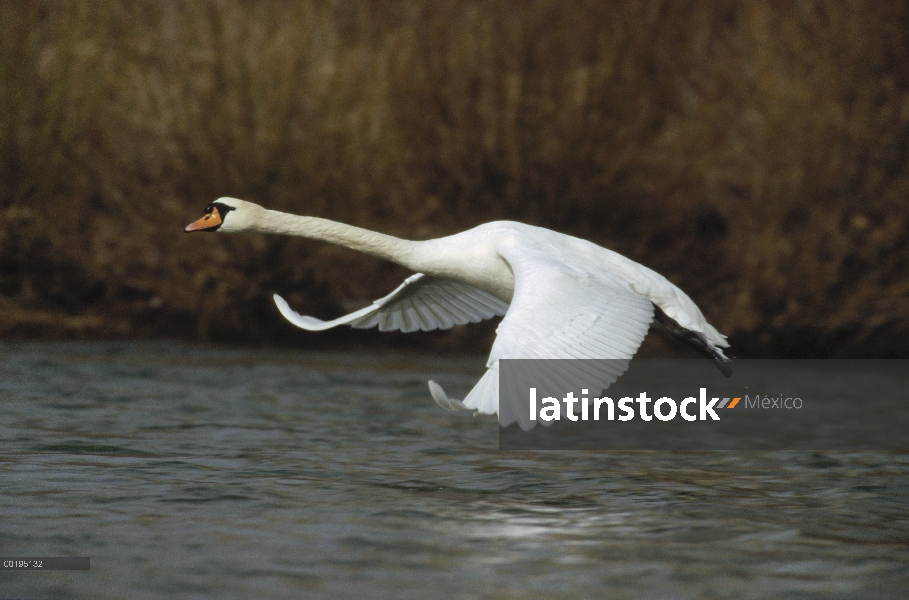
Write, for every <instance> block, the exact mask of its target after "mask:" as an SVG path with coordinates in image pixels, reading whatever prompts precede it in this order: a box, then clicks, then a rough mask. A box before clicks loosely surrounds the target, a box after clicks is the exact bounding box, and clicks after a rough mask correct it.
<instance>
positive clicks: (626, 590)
mask: <svg viewBox="0 0 909 600" xmlns="http://www.w3.org/2000/svg"><path fill="white" fill-rule="evenodd" d="M483 362H484V359H483V358H481V357H477V358H473V359H470V360H466V359H465V360H452V359H449V358H438V359H429V358H425V357H419V356H411V355H400V354H396V355H383V354H372V355H365V356H364V355H359V356H357V355H344V354H313V353H305V352H299V351H291V350H284V351H258V350H225V349H213V348H205V347H193V346H185V345H176V344H138V345H136V344H87V343H86V344H26V345H13V344H5V345H0V440H2V444H3V452H2V454H0V554H2V555H6V556H89V557H91V570H90V571H46V572H22V571H16V572H11V571H5V572H0V597H9V598H102V599H104V598H163V597H167V598H307V597H314V598H320V597H321V598H338V597H359V598H388V597H399V598H432V597H445V598H477V597H480V598H484V597H491V598H585V597H591V598H593V597H597V598H599V597H612V598H670V597H671V598H728V597H736V598H780V597H789V598H864V597H867V598H871V597H874V598H899V599H905V598H907V597H909V457H907V456H906V455H902V454H889V453H872V452H853V453H845V452H829V453H823V454H818V453H811V452H776V453H771V452H764V453H761V452H725V453H723V452H704V453H666V452H625V453H620V452H612V453H592V452H591V453H587V452H581V451H573V452H572V451H562V452H502V451H499V450H497V427H496V422H495V420H493V419H492V418H489V417H485V418H484V417H471V416H469V415H464V414H455V413H449V412H446V411H443V410H442V409H440V408H438V407H437V406H436V405H435V404H434V403H433V402H432V400H431V398H430V396H429V393H428V390H427V389H426V380H427V379H429V378H433V379H436V380H437V381H439V382H440V383H441V384H442V385H443V386H444V387H445V388H446V389H447V390H449V391H450V392H451V393H452V394H453V395H454V396H456V397H458V396H460V397H463V393H464V391H466V390H468V389H469V388H470V386H471V385H472V384H473V382H474V381H475V379H476V377H477V376H478V375H480V374H481V372H482V368H483V367H482V365H483Z"/></svg>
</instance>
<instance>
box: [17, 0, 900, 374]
mask: <svg viewBox="0 0 909 600" xmlns="http://www.w3.org/2000/svg"><path fill="white" fill-rule="evenodd" d="M0 44H2V47H0V107H2V109H0V337H2V338H6V339H35V338H72V337H76V338H86V337H133V336H135V337H151V336H165V337H181V338H188V339H211V340H218V341H244V342H262V343H282V342H290V343H295V344H304V345H312V346H313V347H316V346H318V347H323V346H325V345H326V344H327V343H342V344H357V343H368V344H370V345H374V344H376V343H382V342H383V341H384V342H385V343H389V344H401V343H411V344H416V345H418V346H423V347H427V348H435V349H451V350H457V351H465V350H469V351H485V350H486V345H487V344H488V341H489V337H490V336H491V335H492V331H493V329H494V324H493V325H492V326H487V327H474V328H457V330H455V331H453V332H449V333H439V334H422V335H411V336H407V339H408V340H410V341H408V342H404V341H403V340H404V339H405V338H404V336H396V335H389V334H378V333H375V334H373V333H364V332H358V333H354V334H352V333H350V332H337V333H330V334H321V335H314V334H305V333H303V332H298V331H295V330H293V329H292V328H291V327H290V326H289V325H287V324H286V323H284V322H283V321H282V319H281V318H280V316H279V315H278V314H277V312H276V310H275V309H274V308H273V306H272V304H271V300H270V295H271V294H272V293H273V292H279V293H281V294H283V295H285V296H286V297H288V299H289V300H290V301H291V303H292V304H293V305H294V306H295V307H296V308H297V309H298V310H300V311H301V312H304V313H308V314H314V315H318V316H320V317H323V318H326V317H329V316H335V315H337V314H339V313H342V312H344V311H347V310H349V309H351V308H353V307H356V306H360V305H363V304H365V303H366V302H368V301H370V300H371V299H373V298H375V297H379V296H381V295H384V294H386V293H387V292H388V291H390V290H391V289H393V288H394V287H395V286H397V285H398V284H399V283H400V280H401V279H403V277H404V276H405V275H406V273H405V272H404V271H403V270H402V269H400V268H399V267H396V266H394V265H388V264H385V263H382V262H380V261H378V260H374V259H371V258H369V257H365V256H362V255H359V254H356V253H353V252H350V251H347V250H343V249H339V248H334V247H330V246H326V245H323V244H316V243H312V242H308V241H305V240H296V239H282V238H279V237H265V236H253V235H238V236H227V235H221V236H218V235H193V236H185V235H184V234H183V233H182V228H183V226H184V225H185V224H186V223H188V222H189V221H191V220H195V219H196V218H197V217H198V216H199V215H200V214H201V212H200V211H201V209H202V208H203V207H204V206H205V205H206V204H207V203H209V202H210V201H212V200H213V199H215V198H217V197H219V196H222V195H229V196H235V197H239V198H244V199H248V200H252V201H255V202H258V203H260V204H263V205H266V206H268V207H271V208H276V209H279V210H285V211H290V212H294V213H300V214H310V215H316V216H322V217H327V218H331V219H336V220H340V221H343V222H346V223H351V224H355V225H359V226H363V227H368V228H370V229H375V230H378V231H383V232H385V233H390V234H394V235H399V236H402V237H409V238H412V239H426V238H430V237H437V236H441V235H446V234H450V233H454V232H457V231H460V230H464V229H467V228H469V227H472V226H474V225H477V224H479V223H482V222H485V221H490V220H495V219H512V220H519V221H524V222H527V223H532V224H537V225H543V226H545V227H549V228H552V229H555V230H558V231H562V232H566V233H570V234H573V235H577V236H581V237H585V238H588V239H590V240H593V241H595V242H597V243H599V244H602V245H605V246H608V247H610V248H612V249H614V250H616V251H618V252H621V253H623V254H625V255H627V256H629V257H630V258H632V259H634V260H637V261H640V262H642V263H644V264H646V265H648V266H650V267H651V268H654V269H655V270H657V271H658V272H660V273H663V274H664V275H666V276H667V277H668V278H669V279H670V280H672V281H673V282H675V283H676V284H678V285H680V286H681V287H682V288H683V289H684V290H686V291H687V292H688V293H689V295H691V296H692V298H693V299H694V300H695V301H696V302H697V303H698V304H699V305H700V306H701V308H702V309H703V310H704V313H705V314H706V315H707V317H708V319H709V320H710V321H711V322H712V323H713V324H714V325H715V326H717V327H718V328H719V329H720V330H721V331H723V332H724V333H726V334H729V335H730V339H731V341H732V343H733V346H735V353H736V354H738V355H739V356H906V355H907V351H909V319H907V316H906V315H907V308H909V278H907V272H909V269H907V259H909V244H907V241H909V222H907V220H909V211H907V206H906V203H907V198H909V5H907V3H906V2H891V1H886V0H798V1H789V0H787V1H782V0H780V1H776V0H766V1H764V2H733V1H731V0H729V1H710V2H708V1H700V2H698V1H687V2H683V1H668V0H666V1H664V0H624V1H619V0H597V1H555V0H553V1H526V2H496V1H483V0H475V1H470V0H461V1H444V0H410V1H403V0H402V1H377V0H349V1H334V2H332V1H324V2H289V1H283V2H282V1H277V0H275V1H270V2H244V1H242V0H194V1H193V2H178V1H173V2H157V1H141V0H122V1H116V0H103V1H101V0H99V1H95V2H55V1H52V0H21V1H16V2H3V3H0ZM364 336H366V337H364ZM651 337H654V336H651ZM364 340H365V341H364ZM651 343H654V342H651ZM655 343H659V342H655Z"/></svg>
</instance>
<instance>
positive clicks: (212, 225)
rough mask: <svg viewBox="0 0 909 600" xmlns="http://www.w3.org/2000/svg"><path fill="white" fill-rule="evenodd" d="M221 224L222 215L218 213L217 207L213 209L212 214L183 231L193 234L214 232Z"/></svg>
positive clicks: (194, 222)
mask: <svg viewBox="0 0 909 600" xmlns="http://www.w3.org/2000/svg"><path fill="white" fill-rule="evenodd" d="M220 224H221V213H219V212H218V209H217V207H212V209H211V212H210V213H209V214H207V215H204V216H203V217H202V218H201V219H199V220H198V221H193V222H192V223H190V224H189V225H187V226H186V229H184V230H183V231H184V232H185V233H192V232H193V231H205V230H209V231H214V230H215V229H217V228H218V225H220Z"/></svg>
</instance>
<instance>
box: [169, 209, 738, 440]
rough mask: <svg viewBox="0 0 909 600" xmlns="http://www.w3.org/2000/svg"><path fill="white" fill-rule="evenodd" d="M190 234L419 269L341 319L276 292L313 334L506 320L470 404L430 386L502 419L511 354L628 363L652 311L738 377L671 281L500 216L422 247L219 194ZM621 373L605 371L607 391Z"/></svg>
mask: <svg viewBox="0 0 909 600" xmlns="http://www.w3.org/2000/svg"><path fill="white" fill-rule="evenodd" d="M185 231H187V232H192V231H226V232H239V231H250V232H260V233H278V234H285V235H296V236H301V237H305V238H311V239H316V240H322V241H325V242H331V243H333V244H338V245H341V246H345V247H347V248H351V249H353V250H359V251H361V252H365V253H366V254H370V255H372V256H377V257H379V258H384V259H386V260H390V261H393V262H396V263H398V264H400V265H403V266H405V267H407V268H409V269H412V270H414V271H417V274H415V275H412V276H410V277H408V278H407V279H406V280H405V281H404V283H402V284H401V285H400V286H399V287H398V288H397V289H396V290H395V291H393V292H392V293H391V294H389V295H387V296H385V297H384V298H381V299H379V300H376V301H375V302H373V304H372V305H371V306H368V307H366V308H363V309H361V310H358V311H356V312H353V313H351V314H349V315H347V316H344V317H340V318H338V319H335V320H333V321H321V320H319V319H316V318H314V317H306V316H302V315H299V314H297V313H296V312H294V311H293V310H291V308H290V307H289V306H288V304H287V302H285V301H284V299H283V298H281V297H280V296H278V295H275V296H274V299H275V303H276V304H277V305H278V309H279V310H280V311H281V314H282V315H284V317H285V318H287V320H288V321H290V322H291V323H293V324H294V325H296V326H298V327H302V328H303V329H308V330H310V331H321V330H324V329H329V328H331V327H336V326H338V325H350V326H352V327H357V328H369V327H375V326H376V325H378V326H379V329H380V330H382V331H393V330H401V331H404V332H410V331H416V330H418V329H420V330H423V331H430V330H433V329H448V328H450V327H453V326H454V325H463V324H465V323H476V322H479V321H481V320H483V319H489V318H492V317H495V316H504V317H505V318H504V319H502V322H501V323H500V324H499V327H498V329H497V330H496V333H497V335H496V340H495V343H494V344H493V346H492V352H491V353H490V355H489V361H488V362H487V364H486V366H487V369H488V370H487V371H486V374H485V375H484V376H483V377H482V378H481V379H480V381H479V382H478V383H477V384H476V386H475V387H474V388H473V390H471V392H470V393H469V394H468V395H467V397H466V398H465V399H464V401H463V402H460V401H458V400H454V399H450V398H448V396H447V394H446V393H445V391H444V390H443V389H442V388H441V387H440V386H439V385H438V384H436V383H435V382H433V381H430V382H429V390H430V393H431V394H432V397H433V398H434V399H435V401H436V402H438V403H439V404H440V405H441V406H443V407H445V408H449V409H468V410H476V411H478V412H480V413H486V414H496V413H498V411H499V393H498V365H499V363H498V361H499V359H502V358H549V359H552V358H597V359H604V358H605V359H624V360H625V364H627V360H628V359H630V358H631V357H632V355H633V354H634V353H635V352H636V351H637V349H638V347H639V346H640V345H641V342H642V341H643V340H644V336H645V335H646V334H647V330H648V328H649V327H650V322H651V320H652V319H653V317H654V315H656V317H657V319H658V320H660V321H661V322H662V323H663V324H665V325H666V326H667V327H668V328H669V330H670V331H671V332H672V333H674V334H675V335H677V336H679V337H681V338H683V339H685V340H686V341H688V342H689V343H691V344H693V345H694V346H695V347H696V348H697V349H698V350H699V351H700V352H702V353H703V354H704V355H706V356H708V357H709V358H711V359H713V361H714V362H715V363H716V364H717V366H718V367H719V368H720V370H721V371H723V373H724V374H725V375H726V376H727V377H728V376H729V375H730V374H731V372H732V371H731V367H730V363H729V360H728V359H727V358H726V356H725V355H724V354H723V351H722V350H721V348H726V347H728V346H729V344H728V343H727V342H726V338H725V336H723V335H722V334H720V333H719V332H718V331H717V330H716V329H714V328H713V327H712V326H711V325H710V324H709V323H708V322H707V320H706V319H705V318H704V315H703V314H701V311H700V310H699V309H698V307H697V306H696V305H695V304H694V302H692V300H691V298H689V297H688V296H687V295H686V294H685V293H684V292H683V291H682V290H680V289H679V288H677V287H676V286H675V285H673V284H672V283H670V282H669V281H668V280H667V279H666V278H665V277H663V276H662V275H659V274H658V273H656V272H654V271H652V270H650V269H648V268H647V267H645V266H643V265H640V264H638V263H636V262H634V261H632V260H630V259H628V258H625V257H624V256H622V255H620V254H617V253H615V252H613V251H611V250H607V249H605V248H602V247H600V246H597V245H596V244H593V243H592V242H588V241H585V240H581V239H578V238H575V237H571V236H568V235H564V234H561V233H556V232H554V231H550V230H548V229H543V228H541V227H533V226H531V225H524V224H522V223H515V222H510V221H498V222H493V223H486V224H484V225H480V226H478V227H475V228H473V229H470V230H468V231H465V232H462V233H458V234H456V235H452V236H448V237H444V238H439V239H435V240H427V241H422V242H418V241H409V240H402V239H399V238H395V237H392V236H388V235H383V234H381V233H376V232H373V231H369V230H366V229H361V228H359V227H353V226H350V225H344V224H342V223H336V222H334V221H329V220H327V219H320V218H316V217H301V216H296V215H289V214H286V213H281V212H277V211H273V210H267V209H265V208H263V207H261V206H259V205H257V204H253V203H251V202H245V201H243V200H237V199H235V198H220V199H219V200H217V201H216V202H213V203H212V204H209V205H208V206H207V207H205V214H204V215H203V217H202V218H201V219H199V220H198V221H195V222H194V223H191V224H190V225H188V226H187V227H186V229H185ZM623 371H624V368H621V369H620V370H619V372H618V373H612V374H609V375H608V376H606V377H605V379H604V380H603V383H604V384H605V385H604V387H605V386H606V385H608V384H610V383H612V382H613V381H615V379H616V378H617V377H618V376H619V375H620V374H621V372H623ZM503 425H507V423H503Z"/></svg>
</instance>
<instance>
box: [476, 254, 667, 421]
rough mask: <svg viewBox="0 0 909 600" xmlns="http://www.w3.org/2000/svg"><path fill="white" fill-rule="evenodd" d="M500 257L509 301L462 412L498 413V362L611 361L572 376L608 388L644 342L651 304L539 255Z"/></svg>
mask: <svg viewBox="0 0 909 600" xmlns="http://www.w3.org/2000/svg"><path fill="white" fill-rule="evenodd" d="M502 256H503V258H505V260H507V261H508V263H509V265H510V266H511V268H512V271H513V273H514V277H515V290H514V297H513V299H512V301H511V306H510V308H509V309H508V313H507V314H506V315H505V318H504V319H502V322H501V323H500V324H499V327H498V330H497V336H496V341H495V343H494V344H493V346H492V352H491V353H490V355H489V362H488V363H487V367H488V368H489V370H488V371H487V372H486V374H485V375H484V376H483V378H482V379H481V380H480V382H479V383H477V385H476V386H475V387H474V388H473V390H471V392H470V394H468V395H467V397H466V398H465V399H464V402H463V404H464V406H465V407H467V408H472V409H476V410H478V411H479V412H481V413H488V414H495V413H497V412H499V389H498V361H499V360H500V359H503V358H543V359H564V358H576V359H618V360H615V361H614V362H611V363H610V368H609V369H608V370H607V371H608V372H596V373H593V372H590V373H579V374H578V375H579V376H580V377H583V378H585V379H584V380H585V381H590V382H591V383H590V385H591V386H592V387H593V386H595V385H600V386H602V387H601V388H600V389H603V388H605V387H608V386H609V384H611V383H612V382H614V381H615V380H616V379H617V378H618V377H619V375H621V374H622V373H623V372H624V371H625V369H627V366H628V361H629V360H630V359H631V357H632V356H633V355H634V353H635V352H636V351H637V349H638V347H639V346H640V345H641V342H642V341H643V340H644V336H645V335H647V330H648V328H649V327H650V322H651V320H652V319H653V304H652V303H651V302H650V300H649V299H647V298H645V297H643V296H639V295H638V294H635V293H634V292H632V291H631V290H630V289H629V287H628V285H627V283H625V282H624V281H622V280H621V279H618V278H616V277H611V276H609V275H608V274H603V273H598V272H594V273H591V272H586V271H581V270H578V269H576V268H574V267H571V266H569V265H567V264H565V263H563V262H561V261H558V260H555V259H553V258H551V257H549V256H548V255H546V254H544V253H542V252H538V251H532V250H527V249H520V250H517V249H511V250H510V251H509V250H508V249H505V250H504V251H503V252H502ZM510 412H513V411H510ZM502 424H503V425H508V423H502ZM521 425H522V427H524V426H525V425H526V426H527V427H529V424H525V423H522V424H521Z"/></svg>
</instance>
